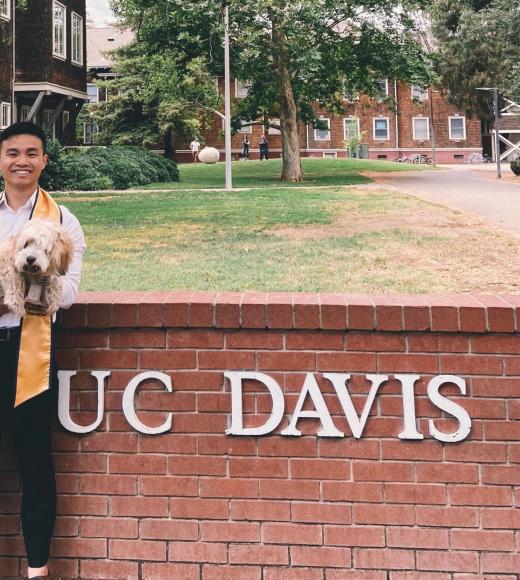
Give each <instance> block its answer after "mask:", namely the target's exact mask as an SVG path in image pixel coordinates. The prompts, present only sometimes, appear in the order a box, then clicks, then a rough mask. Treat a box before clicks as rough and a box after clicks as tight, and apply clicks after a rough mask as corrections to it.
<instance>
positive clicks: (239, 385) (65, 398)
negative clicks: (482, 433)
mask: <svg viewBox="0 0 520 580" xmlns="http://www.w3.org/2000/svg"><path fill="white" fill-rule="evenodd" d="M75 374H76V372H75V371H61V372H60V373H59V379H60V399H59V419H60V422H61V424H62V425H63V427H64V428H65V429H67V430H68V431H71V432H73V433H89V432H91V431H94V430H95V429H97V428H98V427H99V425H100V424H101V422H102V420H103V415H104V388H105V385H104V382H105V379H106V378H108V377H109V376H110V374H111V373H110V371H92V373H91V374H92V376H94V377H95V378H96V380H97V417H96V420H95V421H94V422H93V423H92V424H91V425H88V426H82V425H78V424H77V423H75V422H74V421H73V420H72V418H71V415H70V379H71V377H72V376H74V375H75ZM223 375H224V378H225V379H227V380H228V381H229V386H230V389H231V397H230V404H231V407H230V427H229V428H228V429H227V430H226V434H228V435H235V436H260V435H268V434H269V433H272V432H273V431H275V430H276V429H277V428H278V427H279V425H280V423H281V422H282V419H283V418H284V416H285V415H286V413H290V411H291V410H287V409H286V403H285V398H284V393H283V391H282V388H281V387H280V385H279V384H278V383H277V382H276V381H275V379H274V378H273V377H271V376H270V375H268V374H265V373H259V372H240V371H226V372H224V373H223ZM322 376H323V378H324V379H325V380H327V381H329V382H330V384H331V385H332V387H333V389H334V393H335V395H336V396H337V398H338V400H339V403H340V406H341V410H342V412H343V414H344V416H345V418H346V420H347V422H348V425H349V427H350V429H351V431H352V435H353V436H354V437H355V438H356V439H359V438H361V437H362V436H363V431H364V429H365V425H366V423H367V421H368V418H369V414H370V411H371V409H372V407H373V405H374V402H375V400H376V397H377V395H378V391H379V389H380V388H381V387H382V386H383V385H384V384H385V383H386V382H387V381H388V380H389V379H390V376H389V375H383V374H367V375H366V379H367V381H369V383H370V389H369V392H368V394H367V398H366V401H365V404H364V407H363V410H362V412H361V415H358V413H357V411H356V410H355V408H354V405H353V402H352V399H351V396H350V393H349V381H350V379H351V375H350V374H347V373H323V374H322ZM392 377H393V378H394V379H396V380H397V381H398V382H399V383H400V385H401V400H402V417H403V428H402V430H401V431H400V432H399V433H396V437H398V438H399V439H406V440H421V439H424V433H421V432H420V431H419V430H418V428H417V420H416V410H415V385H416V383H417V382H418V381H419V380H420V378H421V377H420V375H417V374H395V375H392ZM149 380H155V381H158V382H160V383H161V384H162V385H163V386H164V388H165V389H166V390H167V391H168V392H172V391H173V387H172V381H171V378H170V377H169V375H167V374H166V373H162V372H157V371H148V372H144V373H141V374H139V375H136V376H135V377H134V378H133V379H132V380H131V381H130V382H129V383H128V385H127V387H126V388H125V390H124V393H123V399H122V407H123V409H122V410H123V413H124V415H125V417H126V419H127V421H128V423H129V424H130V425H131V426H132V427H133V428H134V429H135V430H136V431H139V432H140V433H145V434H149V435H158V434H160V433H165V432H167V431H170V430H172V414H171V413H167V414H166V417H165V420H164V422H163V424H162V425H160V426H159V427H149V426H147V425H145V424H144V423H143V422H142V421H141V420H140V419H139V417H138V415H137V412H136V409H135V396H136V392H137V389H138V388H139V386H140V385H141V383H143V382H144V381H149ZM244 381H255V382H256V383H258V385H259V386H261V388H265V389H266V390H267V392H268V393H269V396H270V401H271V412H270V414H269V417H268V418H267V420H266V421H265V422H264V423H263V425H260V426H256V427H244V413H243V406H242V395H243V383H244ZM448 384H451V385H455V386H456V387H457V388H458V390H459V391H460V393H461V395H466V382H465V381H464V379H462V378H461V377H459V376H455V375H437V376H435V377H433V378H431V379H430V381H429V382H428V387H427V393H428V398H429V400H430V401H431V403H432V404H433V405H434V406H435V407H437V408H438V409H440V410H441V411H443V412H444V413H445V414H446V415H448V416H450V417H452V418H454V419H455V420H456V421H457V423H458V427H457V429H456V430H455V431H451V432H448V433H446V432H444V431H442V430H440V429H438V428H437V426H436V425H435V421H434V420H433V419H430V420H429V421H428V431H429V435H430V436H431V437H433V438H434V439H437V440H438V441H442V442H444V443H456V442H459V441H463V440H464V439H466V438H467V437H468V435H469V433H470V431H471V418H470V416H469V414H468V413H467V411H466V410H465V409H464V408H463V407H461V406H460V405H459V404H457V403H455V402H453V401H451V400H450V399H449V398H447V397H445V396H444V395H442V394H441V388H442V387H443V386H444V385H448ZM306 401H310V402H311V403H312V407H313V409H312V410H308V409H304V404H305V402H306ZM306 418H307V419H308V418H311V419H318V420H319V422H320V425H321V427H320V429H319V430H318V431H317V433H316V435H317V436H318V437H344V436H345V433H344V432H342V431H340V430H339V429H338V428H337V427H336V425H335V424H334V421H333V418H332V416H331V413H330V411H329V409H328V407H327V404H326V400H325V398H324V396H323V394H322V392H321V390H320V387H319V385H318V381H317V379H316V375H315V374H313V373H307V375H306V376H305V379H304V381H303V384H302V387H301V390H300V393H299V396H298V400H297V403H296V406H295V408H294V410H292V413H290V418H289V424H288V426H287V427H286V428H284V429H283V430H281V431H280V435H282V436H292V437H298V436H300V435H301V431H300V430H299V429H298V422H299V421H300V420H301V419H306ZM173 430H175V429H174V427H173Z"/></svg>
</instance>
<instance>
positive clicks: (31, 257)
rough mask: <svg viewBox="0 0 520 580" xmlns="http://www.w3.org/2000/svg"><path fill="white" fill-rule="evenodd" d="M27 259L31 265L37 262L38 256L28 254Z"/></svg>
mask: <svg viewBox="0 0 520 580" xmlns="http://www.w3.org/2000/svg"><path fill="white" fill-rule="evenodd" d="M25 260H26V262H27V263H28V264H29V266H30V265H31V264H34V262H36V258H35V257H34V256H27V258H26V259H25Z"/></svg>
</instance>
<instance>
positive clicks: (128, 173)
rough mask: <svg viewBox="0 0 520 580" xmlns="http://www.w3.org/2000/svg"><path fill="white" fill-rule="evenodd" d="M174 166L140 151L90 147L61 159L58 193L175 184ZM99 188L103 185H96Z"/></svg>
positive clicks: (177, 175) (171, 162)
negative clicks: (172, 182) (61, 190)
mask: <svg viewBox="0 0 520 580" xmlns="http://www.w3.org/2000/svg"><path fill="white" fill-rule="evenodd" d="M178 179H179V170H178V169H177V165H176V163H174V162H173V161H170V160H169V159H165V158H164V157H159V156H158V155H155V154H154V153H152V152H150V151H148V150H147V149H142V148H140V147H122V146H110V147H92V148H89V149H85V150H79V151H75V152H73V153H71V154H69V155H66V156H65V157H64V159H63V180H62V183H61V185H60V188H61V189H66V190H71V189H84V190H94V189H100V188H101V187H103V188H104V189H127V188H128V187H133V186H136V185H146V184H148V183H154V182H164V181H177V180H178ZM100 184H103V185H100Z"/></svg>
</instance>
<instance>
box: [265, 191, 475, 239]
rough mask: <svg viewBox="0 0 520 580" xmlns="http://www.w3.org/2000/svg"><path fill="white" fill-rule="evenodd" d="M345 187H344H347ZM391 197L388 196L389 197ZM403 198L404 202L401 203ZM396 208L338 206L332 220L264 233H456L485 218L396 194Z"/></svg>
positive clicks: (365, 193) (299, 236)
mask: <svg viewBox="0 0 520 580" xmlns="http://www.w3.org/2000/svg"><path fill="white" fill-rule="evenodd" d="M346 189H347V188H346ZM348 190H349V192H350V193H353V192H355V193H356V194H357V195H359V196H366V197H369V196H370V193H371V192H377V193H379V194H381V193H387V194H388V195H389V196H392V193H390V192H388V190H385V189H382V188H381V187H380V186H378V185H377V184H368V185H365V186H358V187H356V188H348ZM390 199H391V197H390ZM403 199H404V200H405V201H404V206H405V207H402V206H403ZM399 202H400V203H399V206H400V207H398V208H397V209H389V210H388V211H386V212H385V213H383V214H379V215H378V214H376V215H374V212H373V211H369V208H367V211H364V212H360V211H353V210H352V206H351V205H349V206H348V207H346V208H345V209H340V210H339V211H338V213H337V215H336V216H335V218H334V221H333V222H332V223H331V224H327V225H318V226H317V225H315V224H312V225H308V226H306V225H303V226H301V225H300V226H292V227H287V226H277V227H275V228H272V229H270V230H269V231H268V232H267V233H269V234H272V235H276V236H284V237H287V238H290V239H293V240H309V239H315V240H323V239H327V238H337V237H349V236H353V235H357V234H362V233H371V232H372V233H373V232H384V231H392V230H406V231H411V232H414V233H416V234H417V235H420V236H421V237H425V236H439V235H443V236H449V237H453V236H457V235H458V234H457V232H458V230H461V229H466V228H468V227H476V226H483V225H484V223H485V222H484V220H481V219H479V218H475V217H473V216H470V215H468V214H465V213H462V212H458V211H454V210H450V209H446V208H442V209H441V207H440V206H437V205H436V204H433V203H428V202H423V201H420V200H417V199H415V198H411V197H410V198H409V199H408V200H406V198H403V197H402V196H401V195H400V196H399Z"/></svg>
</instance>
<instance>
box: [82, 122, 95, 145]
mask: <svg viewBox="0 0 520 580" xmlns="http://www.w3.org/2000/svg"><path fill="white" fill-rule="evenodd" d="M97 132H98V129H97V125H96V124H95V123H90V122H89V123H84V125H83V143H84V144H85V145H92V143H94V141H95V136H96V133H97Z"/></svg>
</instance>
